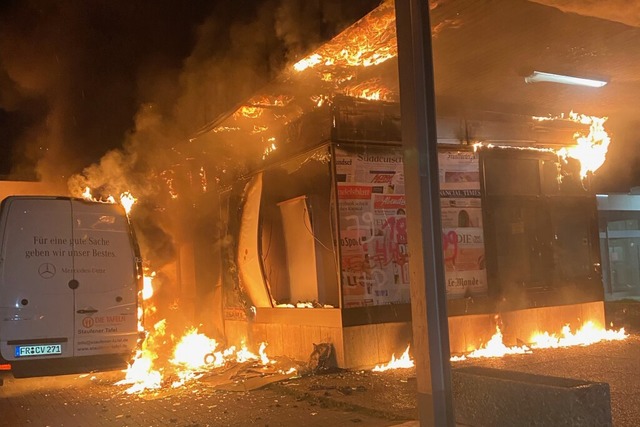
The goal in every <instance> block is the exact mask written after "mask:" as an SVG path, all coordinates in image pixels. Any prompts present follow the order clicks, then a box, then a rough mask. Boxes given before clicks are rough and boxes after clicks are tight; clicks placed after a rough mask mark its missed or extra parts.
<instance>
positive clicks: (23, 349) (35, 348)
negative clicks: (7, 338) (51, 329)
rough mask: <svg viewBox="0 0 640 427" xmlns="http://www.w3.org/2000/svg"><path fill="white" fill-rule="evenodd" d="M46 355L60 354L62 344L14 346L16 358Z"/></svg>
mask: <svg viewBox="0 0 640 427" xmlns="http://www.w3.org/2000/svg"><path fill="white" fill-rule="evenodd" d="M48 354H62V344H44V345H18V346H16V357H30V356H46V355H48Z"/></svg>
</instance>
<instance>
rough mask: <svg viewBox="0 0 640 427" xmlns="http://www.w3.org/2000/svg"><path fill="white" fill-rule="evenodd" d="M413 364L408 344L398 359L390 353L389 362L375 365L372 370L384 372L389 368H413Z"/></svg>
mask: <svg viewBox="0 0 640 427" xmlns="http://www.w3.org/2000/svg"><path fill="white" fill-rule="evenodd" d="M414 366H415V365H414V363H413V360H411V357H410V356H409V346H407V349H406V350H405V351H404V353H402V356H400V358H399V359H396V355H395V354H392V355H391V361H390V362H389V363H387V364H386V365H376V367H375V368H373V369H372V370H373V371H374V372H384V371H388V370H389V369H407V368H413V367H414Z"/></svg>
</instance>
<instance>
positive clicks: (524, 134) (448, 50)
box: [191, 0, 640, 169]
mask: <svg viewBox="0 0 640 427" xmlns="http://www.w3.org/2000/svg"><path fill="white" fill-rule="evenodd" d="M542 3H545V4H542ZM552 3H554V4H552ZM556 3H559V2H551V0H549V1H540V2H532V1H525V0H474V1H455V2H453V1H440V2H435V3H433V4H432V7H431V20H432V35H433V53H434V71H435V86H436V94H437V99H436V101H437V108H438V111H437V114H438V116H439V118H438V134H439V139H440V140H441V141H445V142H457V143H473V142H476V141H483V140H485V141H491V140H497V139H503V140H511V141H514V142H515V143H518V144H523V145H533V146H536V145H545V144H549V143H553V142H556V143H560V144H562V143H565V144H566V143H567V142H568V141H559V140H558V138H557V136H558V135H570V134H571V132H572V129H575V125H574V124H569V123H558V122H551V121H549V122H540V121H537V120H535V119H533V118H532V117H533V116H540V117H548V116H557V115H559V114H562V113H568V112H570V111H577V112H580V113H583V114H588V115H594V116H599V117H603V116H606V117H616V118H617V120H621V119H622V118H629V117H632V112H633V111H634V107H635V102H636V100H637V99H638V98H639V97H640V81H639V79H640V60H639V59H638V58H637V57H635V56H636V55H633V54H629V52H630V51H632V49H636V48H637V46H639V45H640V29H639V28H637V27H635V26H633V25H629V24H628V23H627V24H625V23H621V22H619V21H621V20H620V19H616V18H615V17H612V16H604V17H603V18H600V17H598V16H599V15H598V16H590V15H596V14H599V12H598V11H597V10H590V11H589V10H586V9H585V8H584V7H583V8H581V10H580V11H579V12H581V14H579V13H573V12H574V10H573V9H571V8H569V7H568V6H566V7H564V8H558V7H553V6H558V4H556ZM561 9H562V10H561ZM564 10H568V11H569V12H571V13H567V12H565V11H564ZM395 28H396V22H395V13H394V4H393V2H390V1H387V2H384V3H382V4H381V5H380V6H379V7H378V8H376V9H375V10H373V11H372V12H371V13H369V14H368V15H367V16H365V17H364V18H363V19H361V20H360V21H358V22H357V23H355V24H354V25H352V26H351V27H349V28H348V29H346V30H345V31H344V32H342V33H341V34H339V35H338V36H337V37H335V38H334V39H332V40H331V41H329V42H328V43H326V44H324V45H322V46H320V47H319V48H318V49H316V50H315V51H314V52H312V53H310V54H309V55H308V56H307V57H305V58H303V59H302V60H300V61H299V62H298V63H296V64H295V65H293V66H291V67H289V68H288V69H287V70H286V71H285V72H284V73H283V74H282V75H280V76H279V77H278V78H277V79H275V80H274V81H273V82H272V83H271V84H270V85H268V86H266V87H265V88H264V89H263V90H262V91H260V92H259V93H257V94H256V95H254V96H253V97H251V98H250V99H248V100H247V101H246V102H244V103H242V105H239V106H238V108H237V109H235V110H234V111H232V112H230V113H229V114H227V115H225V116H224V117H221V118H220V119H218V120H216V121H214V122H212V123H211V124H210V125H209V126H207V127H206V128H204V129H202V130H201V132H200V133H199V134H198V135H196V136H195V137H194V138H193V139H192V140H191V147H192V148H193V149H194V150H195V152H198V153H202V152H204V153H206V152H207V151H209V150H210V148H211V147H214V146H215V147H216V153H217V156H216V160H215V161H216V162H218V163H220V162H222V163H226V162H224V161H223V159H224V158H225V156H226V157H227V158H228V159H230V160H231V159H234V160H235V161H236V162H237V159H239V158H247V159H251V160H250V164H249V166H247V165H245V167H248V168H249V169H253V168H254V167H259V165H260V164H261V162H263V161H264V160H265V159H266V158H268V157H269V156H273V155H274V154H275V153H278V152H296V151H301V150H302V149H304V148H305V147H310V146H313V145H314V144H315V145H317V144H318V143H320V142H322V141H325V140H328V139H330V138H332V135H331V134H330V131H331V129H332V127H335V126H336V124H335V120H336V117H339V112H338V113H336V105H338V106H340V105H342V106H344V105H345V101H344V99H345V97H347V98H353V99H356V100H362V99H366V101H362V103H361V105H362V106H365V105H368V103H373V104H378V105H379V107H371V106H369V107H367V108H368V110H376V108H378V109H385V108H387V109H388V106H389V105H393V104H397V103H398V101H399V95H398V93H399V88H398V72H397V46H396V36H395ZM533 71H545V72H550V73H557V74H566V75H571V76H579V77H585V78H597V79H602V80H604V81H606V82H607V85H606V86H604V87H601V88H586V87H581V86H570V85H562V84H555V83H526V82H525V77H526V76H527V75H529V74H531V73H532V72H533ZM336 99H340V100H342V101H340V102H339V103H336V102H335V101H336ZM347 104H348V103H347ZM385 106H387V107H385ZM339 108H341V107H339ZM367 108H365V110H366V109H367ZM363 111H364V110H363ZM389 111H390V110H389ZM363 114H364V113H363ZM392 115H393V114H392ZM496 123H498V124H499V125H496ZM557 132H560V133H559V134H558V133H557ZM221 149H223V150H226V151H222V155H221V154H220V153H221V151H220V150H221ZM236 167H238V166H236ZM223 169H224V168H223Z"/></svg>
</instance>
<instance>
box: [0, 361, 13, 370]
mask: <svg viewBox="0 0 640 427" xmlns="http://www.w3.org/2000/svg"><path fill="white" fill-rule="evenodd" d="M10 370H11V363H2V364H0V371H10Z"/></svg>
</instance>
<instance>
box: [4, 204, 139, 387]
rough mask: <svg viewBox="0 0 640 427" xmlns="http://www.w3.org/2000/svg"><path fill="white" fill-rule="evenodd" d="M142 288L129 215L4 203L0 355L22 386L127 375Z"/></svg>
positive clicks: (112, 208) (103, 207) (114, 208)
mask: <svg viewBox="0 0 640 427" xmlns="http://www.w3.org/2000/svg"><path fill="white" fill-rule="evenodd" d="M141 286H142V271H141V265H140V257H139V251H138V246H137V243H136V240H135V237H134V234H133V230H132V228H131V225H130V223H129V220H128V218H127V215H126V214H125V212H124V209H123V208H122V206H120V205H117V204H109V203H99V202H89V201H85V200H81V199H73V198H67V197H48V196H11V197H7V198H6V199H4V201H3V202H2V205H1V206H0V356H1V359H4V361H6V362H8V363H10V364H11V367H12V372H13V375H14V376H15V377H30V376H40V375H56V374H63V373H76V372H89V371H93V370H100V369H114V368H118V367H122V366H126V362H127V361H128V360H130V358H131V356H132V353H133V352H134V351H135V349H136V346H137V342H138V337H139V334H138V319H137V311H138V291H139V290H140V289H141ZM0 362H2V360H0ZM6 362H5V363H6Z"/></svg>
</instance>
